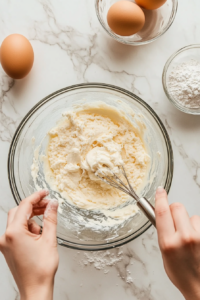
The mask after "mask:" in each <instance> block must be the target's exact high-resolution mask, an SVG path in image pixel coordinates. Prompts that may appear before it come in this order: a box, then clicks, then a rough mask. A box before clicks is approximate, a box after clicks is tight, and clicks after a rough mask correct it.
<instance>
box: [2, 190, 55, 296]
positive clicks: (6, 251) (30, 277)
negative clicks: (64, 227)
mask: <svg viewBox="0 0 200 300" xmlns="http://www.w3.org/2000/svg"><path fill="white" fill-rule="evenodd" d="M47 195H48V192H47V191H39V192H36V193H34V194H33V195H31V196H29V197H28V198H26V199H24V200H23V201H22V202H20V204H19V206H18V207H15V208H13V209H11V210H10V211H9V213H8V221H7V229H6V232H5V234H4V235H3V236H2V237H0V250H1V252H2V253H3V255H4V256H5V259H6V261H7V264H8V266H9V268H10V270H11V272H12V274H13V277H14V279H15V282H16V284H17V286H18V288H19V292H20V295H21V300H32V299H34V300H35V299H37V300H40V299H41V300H46V299H48V300H51V299H53V284H54V276H55V273H56V271H57V268H58V261H59V258H58V251H57V241H56V225H57V208H58V203H57V201H56V200H46V199H44V197H45V196H47ZM43 214H44V218H43V223H44V225H43V232H42V234H40V226H39V225H38V224H37V223H36V222H35V221H34V220H31V219H30V220H29V218H32V217H33V216H36V215H43Z"/></svg>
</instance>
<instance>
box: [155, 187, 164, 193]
mask: <svg viewBox="0 0 200 300" xmlns="http://www.w3.org/2000/svg"><path fill="white" fill-rule="evenodd" d="M163 191H164V189H163V187H162V186H159V187H158V188H157V191H156V193H157V194H159V193H163Z"/></svg>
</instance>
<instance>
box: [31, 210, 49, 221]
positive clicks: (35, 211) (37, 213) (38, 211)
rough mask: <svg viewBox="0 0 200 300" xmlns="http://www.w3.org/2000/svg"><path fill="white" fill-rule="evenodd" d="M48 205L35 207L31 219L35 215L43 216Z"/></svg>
mask: <svg viewBox="0 0 200 300" xmlns="http://www.w3.org/2000/svg"><path fill="white" fill-rule="evenodd" d="M45 209H46V207H41V208H35V209H33V211H32V214H31V216H30V219H31V218H32V217H34V216H41V215H43V214H44V212H45Z"/></svg>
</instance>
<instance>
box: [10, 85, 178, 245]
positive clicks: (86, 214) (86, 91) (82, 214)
mask: <svg viewBox="0 0 200 300" xmlns="http://www.w3.org/2000/svg"><path fill="white" fill-rule="evenodd" d="M99 101H101V102H104V103H106V104H108V105H112V106H113V107H115V108H118V109H120V110H122V111H123V112H124V113H125V115H126V117H127V118H129V119H130V120H131V121H132V122H133V123H134V125H135V126H137V124H138V123H137V122H138V121H139V120H140V121H142V122H143V123H144V124H145V126H146V129H145V131H144V142H145V145H146V147H147V151H148V153H149V155H150V157H151V165H150V168H149V174H148V179H149V180H147V183H146V185H145V186H144V188H143V190H142V191H141V196H142V195H144V194H145V196H146V197H147V198H148V199H149V200H150V202H151V203H152V204H154V195H155V190H156V188H157V187H158V186H163V187H164V188H165V189H166V190H167V192H168V191H169V189H170V186H171V181H172V176H173V152H172V147H171V143H170V139H169V136H168V134H167V131H166V129H165V127H164V125H163V124H162V122H161V121H160V119H159V117H158V116H157V115H156V113H155V112H154V111H153V109H152V108H151V107H150V106H149V105H148V104H146V103H145V102H144V101H143V100H141V99H140V98H139V97H137V96H135V95H134V94H132V93H131V92H128V91H126V90H124V89H121V88H118V87H116V86H112V85H106V84H96V83H93V84H92V83H91V84H79V85H74V86H70V87H67V88H64V89H62V90H59V91H57V92H55V93H53V94H51V95H49V96H47V97H46V98H44V99H43V100H41V101H40V102H39V103H37V104H36V105H35V106H34V107H33V108H32V109H31V110H30V111H29V113H28V114H27V115H26V116H25V118H24V119H23V120H22V122H21V124H20V125H19V127H18V128H17V130H16V132H15V135H14V137H13V140H12V143H11V146H10V151H9V157H8V177H9V182H10V187H11V190H12V193H13V196H14V198H15V200H16V203H17V204H19V203H20V201H21V200H22V199H23V198H25V197H27V196H28V195H30V193H33V192H34V191H35V185H34V182H33V178H32V176H31V165H32V162H33V156H34V151H35V149H36V148H37V147H38V146H39V145H41V148H40V153H42V152H44V151H45V149H46V146H47V143H48V139H47V132H48V131H49V130H50V129H51V128H52V127H54V126H55V125H56V123H57V121H58V120H60V118H61V116H62V113H63V111H66V110H68V109H74V107H75V106H76V107H77V106H80V105H81V104H83V103H93V104H94V103H95V102H99ZM131 111H134V112H135V116H136V117H137V118H136V117H133V115H132V113H131ZM136 119H137V122H136ZM33 137H34V140H35V141H34V145H33ZM39 172H40V175H41V176H40V180H38V182H37V184H38V185H39V186H40V187H41V188H44V187H47V188H48V189H49V191H50V197H52V198H58V197H61V195H60V194H59V193H57V192H55V191H53V190H51V188H50V187H49V186H48V184H47V183H46V182H45V178H44V173H43V172H44V171H43V168H42V166H40V170H39ZM62 210H63V211H62V213H58V226H57V239H58V243H59V244H60V245H63V246H68V247H71V248H75V249H81V250H102V249H108V248H111V247H116V246H119V245H122V244H124V243H127V242H129V241H131V240H133V239H135V238H136V237H137V236H139V235H140V234H142V233H143V232H144V231H145V230H147V229H148V228H149V227H150V226H151V223H150V222H149V221H148V220H147V218H146V217H145V216H144V215H143V214H142V213H138V214H136V215H134V216H132V217H130V218H129V219H127V220H126V221H125V222H123V223H121V224H119V225H116V226H114V227H110V226H109V227H106V226H103V225H101V224H98V226H97V227H95V229H94V228H93V227H92V226H90V224H91V221H94V220H98V218H99V217H100V213H98V212H94V211H88V210H84V209H80V208H77V207H75V205H71V204H69V202H68V201H65V202H64V204H63V205H62ZM102 218H103V217H102ZM80 220H81V221H80ZM37 222H38V223H39V225H40V226H42V217H37Z"/></svg>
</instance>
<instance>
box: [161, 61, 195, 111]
mask: <svg viewBox="0 0 200 300" xmlns="http://www.w3.org/2000/svg"><path fill="white" fill-rule="evenodd" d="M199 83H200V62H199V61H196V60H189V61H188V62H185V63H182V64H179V65H177V66H176V67H174V69H173V70H172V72H171V74H170V75H169V78H168V82H167V86H168V90H169V94H170V95H171V96H172V97H173V98H174V99H176V100H177V101H179V102H180V104H182V105H184V106H185V107H188V108H199V107H200V85H199Z"/></svg>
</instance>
